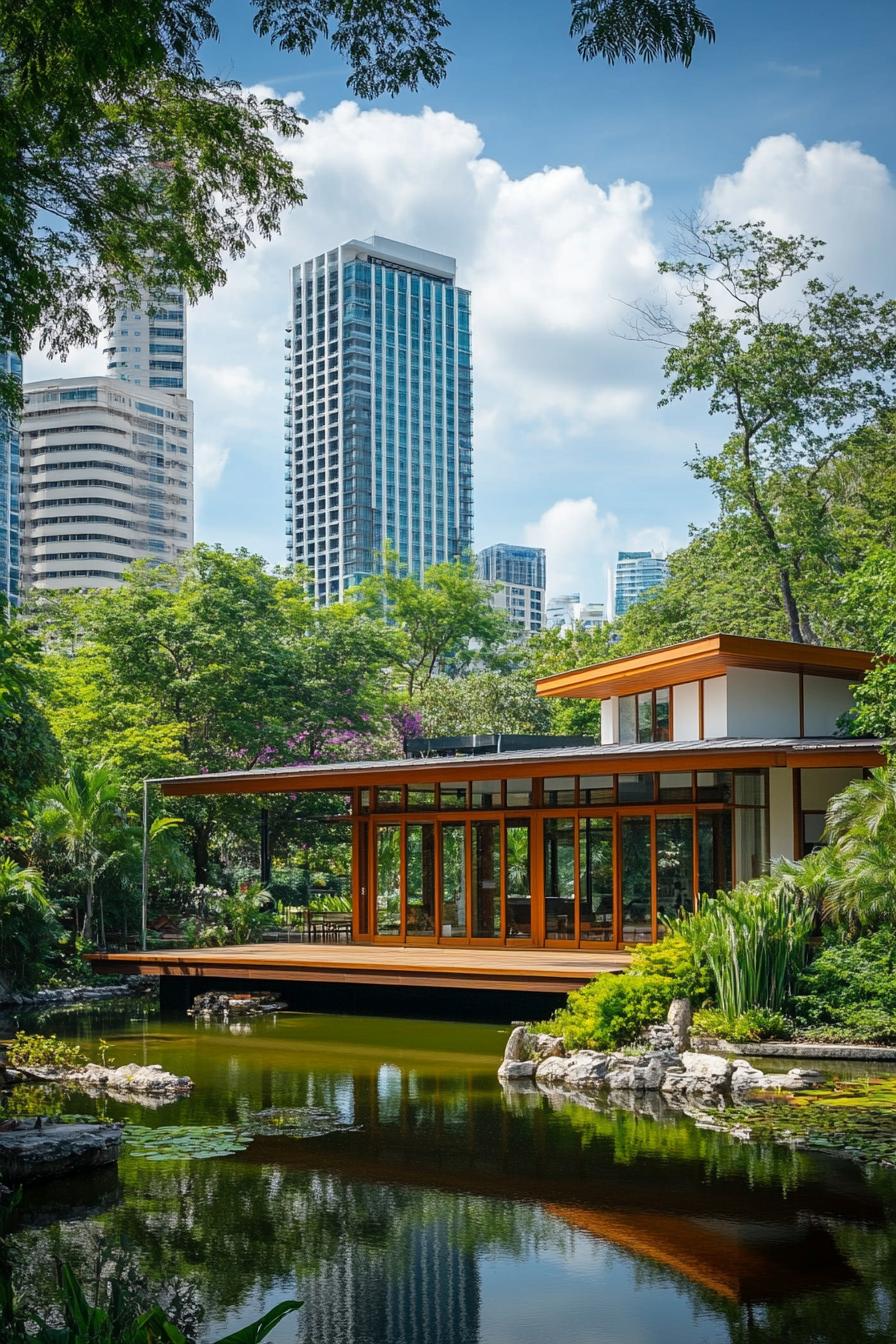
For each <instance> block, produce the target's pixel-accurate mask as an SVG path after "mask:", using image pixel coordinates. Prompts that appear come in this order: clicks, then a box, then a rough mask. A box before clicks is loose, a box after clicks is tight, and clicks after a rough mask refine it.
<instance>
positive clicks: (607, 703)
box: [600, 695, 619, 747]
mask: <svg viewBox="0 0 896 1344" xmlns="http://www.w3.org/2000/svg"><path fill="white" fill-rule="evenodd" d="M618 699H619V697H618V696H617V695H611V696H610V698H609V700H601V702H600V741H601V746H604V747H609V746H611V745H612V743H614V742H615V741H616V740H617V739H616V704H617V701H618Z"/></svg>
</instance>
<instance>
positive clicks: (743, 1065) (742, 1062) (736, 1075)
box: [731, 1059, 766, 1092]
mask: <svg viewBox="0 0 896 1344" xmlns="http://www.w3.org/2000/svg"><path fill="white" fill-rule="evenodd" d="M731 1086H732V1088H733V1089H734V1091H735V1092H747V1091H750V1090H752V1089H754V1088H758V1087H765V1086H766V1076H765V1074H764V1073H763V1072H762V1070H761V1069H757V1068H755V1067H754V1066H753V1065H752V1064H751V1063H750V1062H749V1061H748V1060H746V1059H735V1060H734V1061H733V1063H732V1065H731Z"/></svg>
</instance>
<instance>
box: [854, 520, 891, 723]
mask: <svg viewBox="0 0 896 1344" xmlns="http://www.w3.org/2000/svg"><path fill="white" fill-rule="evenodd" d="M841 601H842V605H843V609H844V611H845V612H847V613H849V619H850V620H852V621H853V622H855V623H857V625H858V632H859V636H860V642H861V643H862V645H863V647H865V648H868V649H870V650H871V651H872V652H874V653H879V654H885V655H887V658H885V659H882V660H881V661H880V662H879V663H877V664H876V666H875V667H873V668H872V669H871V671H870V672H868V673H867V674H866V676H865V677H864V679H863V680H862V682H861V683H860V684H859V685H858V686H857V687H856V688H855V692H854V696H855V711H854V713H853V714H852V716H851V725H850V726H851V730H852V732H853V733H854V734H856V735H859V736H862V735H869V736H872V737H883V738H886V739H888V740H889V742H890V743H891V744H892V742H893V740H894V739H896V660H894V655H896V553H894V551H893V550H892V549H890V548H889V547H883V546H881V547H878V548H876V549H875V550H873V551H872V552H871V553H870V554H869V555H868V557H867V558H866V560H865V561H864V562H863V563H862V564H861V565H860V566H859V568H858V569H856V571H855V572H854V573H853V574H851V575H849V576H847V578H846V580H845V582H844V584H843V588H842V597H841ZM891 660H892V661H891Z"/></svg>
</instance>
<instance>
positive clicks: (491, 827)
mask: <svg viewBox="0 0 896 1344" xmlns="http://www.w3.org/2000/svg"><path fill="white" fill-rule="evenodd" d="M470 829H471V832H472V837H473V855H472V857H473V893H472V894H473V902H472V906H473V929H472V933H473V937H474V938H500V936H501V823H500V822H499V821H474V822H471V826H470Z"/></svg>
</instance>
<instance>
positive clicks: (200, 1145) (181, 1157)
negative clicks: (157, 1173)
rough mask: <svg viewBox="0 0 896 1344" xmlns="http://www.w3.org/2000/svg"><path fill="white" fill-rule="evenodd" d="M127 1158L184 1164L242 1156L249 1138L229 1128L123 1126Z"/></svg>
mask: <svg viewBox="0 0 896 1344" xmlns="http://www.w3.org/2000/svg"><path fill="white" fill-rule="evenodd" d="M123 1142H124V1144H125V1145H126V1147H127V1149H128V1156H130V1157H135V1158H142V1159H144V1160H145V1161H147V1162H184V1161H190V1160H193V1159H205V1158H211V1157H231V1156H232V1155H233V1154H234V1153H243V1152H245V1150H246V1149H247V1148H248V1147H249V1145H250V1143H251V1142H252V1135H251V1134H247V1133H246V1132H245V1131H243V1130H241V1129H237V1128H236V1127H234V1126H232V1125H156V1126H151V1125H131V1124H128V1125H125V1129H124V1135H123Z"/></svg>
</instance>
